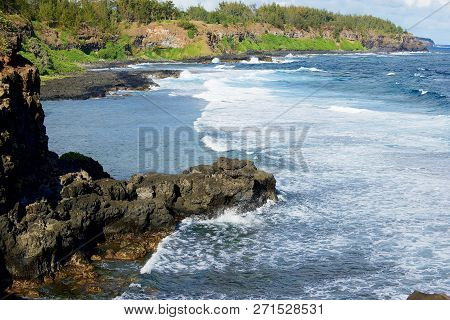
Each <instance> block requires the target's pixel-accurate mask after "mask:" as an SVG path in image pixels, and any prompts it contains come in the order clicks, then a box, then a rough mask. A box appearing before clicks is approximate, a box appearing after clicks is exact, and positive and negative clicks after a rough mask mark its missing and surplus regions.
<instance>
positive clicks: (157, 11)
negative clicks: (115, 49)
mask: <svg viewBox="0 0 450 320" xmlns="http://www.w3.org/2000/svg"><path fill="white" fill-rule="evenodd" d="M0 10H2V11H4V12H8V13H19V14H22V15H24V16H25V17H26V18H28V19H30V20H33V21H39V22H42V23H46V24H48V25H49V26H51V27H62V28H67V29H72V30H74V29H77V28H78V27H79V26H80V25H81V24H88V25H90V26H95V27H99V28H101V29H104V30H114V29H116V28H117V26H118V23H120V22H139V23H150V22H152V21H162V20H175V19H183V20H197V21H204V22H206V23H215V24H223V25H232V24H248V23H252V22H260V23H268V24H271V25H273V26H275V27H278V28H282V29H287V28H292V27H295V28H297V29H301V30H309V29H310V28H312V29H321V28H324V27H331V28H333V30H334V32H335V33H337V34H338V33H339V32H340V31H341V30H343V29H349V30H353V31H357V32H368V31H370V30H375V31H378V32H383V33H389V34H397V33H402V32H403V30H402V29H401V28H400V27H398V26H396V25H395V24H393V23H392V22H390V21H387V20H384V19H380V18H376V17H373V16H367V15H366V16H356V15H343V14H336V13H332V12H329V11H327V10H321V9H314V8H307V7H301V6H292V5H291V6H281V5H279V4H276V3H272V4H265V5H262V6H259V7H256V6H255V5H246V4H244V3H242V2H221V3H220V4H219V5H218V7H217V8H216V9H215V10H213V11H207V10H206V9H205V8H204V7H202V6H201V5H197V6H191V7H189V8H187V9H186V10H184V11H183V10H180V9H178V8H177V7H176V6H175V5H174V3H173V2H172V1H157V0H2V3H1V4H0Z"/></svg>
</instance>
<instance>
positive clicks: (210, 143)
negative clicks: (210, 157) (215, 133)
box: [201, 136, 232, 152]
mask: <svg viewBox="0 0 450 320" xmlns="http://www.w3.org/2000/svg"><path fill="white" fill-rule="evenodd" d="M201 141H202V142H203V143H204V144H205V146H206V147H207V148H209V149H211V150H213V151H216V152H227V151H231V150H232V149H231V146H230V145H229V144H227V143H225V142H223V141H220V140H219V139H216V138H213V137H210V136H204V137H203V138H202V139H201Z"/></svg>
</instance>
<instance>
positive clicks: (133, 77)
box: [41, 70, 181, 101]
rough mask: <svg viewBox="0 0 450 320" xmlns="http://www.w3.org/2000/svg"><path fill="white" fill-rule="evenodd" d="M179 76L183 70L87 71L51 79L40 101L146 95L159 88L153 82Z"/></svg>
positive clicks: (42, 89) (46, 83)
mask: <svg viewBox="0 0 450 320" xmlns="http://www.w3.org/2000/svg"><path fill="white" fill-rule="evenodd" d="M180 73H181V70H152V71H148V70H147V71H138V70H120V71H113V70H101V71H93V70H88V71H86V72H84V73H80V74H72V75H68V76H67V77H62V78H54V79H49V80H48V81H46V82H45V83H43V84H42V86H41V100H42V101H52V100H68V99H72V100H86V99H90V98H100V97H105V96H106V94H107V93H108V92H111V91H119V90H137V91H143V90H148V89H151V88H154V87H158V86H159V85H158V84H157V83H156V82H155V81H153V79H163V78H167V77H178V76H179V75H180Z"/></svg>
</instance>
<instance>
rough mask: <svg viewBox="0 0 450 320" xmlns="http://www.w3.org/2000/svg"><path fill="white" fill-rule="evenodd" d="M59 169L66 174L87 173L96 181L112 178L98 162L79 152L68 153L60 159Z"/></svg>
mask: <svg viewBox="0 0 450 320" xmlns="http://www.w3.org/2000/svg"><path fill="white" fill-rule="evenodd" d="M59 167H60V168H61V170H63V171H64V172H78V171H80V170H84V171H86V172H87V173H88V174H89V176H90V177H91V178H92V179H94V180H97V179H103V178H110V176H109V174H108V173H106V172H105V171H104V170H103V167H102V165H101V164H100V163H98V161H96V160H94V159H92V158H90V157H87V156H85V155H82V154H80V153H77V152H68V153H65V154H63V155H62V156H61V157H60V158H59Z"/></svg>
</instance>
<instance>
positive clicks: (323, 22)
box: [185, 2, 403, 40]
mask: <svg viewBox="0 0 450 320" xmlns="http://www.w3.org/2000/svg"><path fill="white" fill-rule="evenodd" d="M185 16H186V17H187V18H188V19H191V20H200V21H205V22H207V23H220V24H223V25H229V24H237V23H241V24H246V23H249V22H261V23H269V24H271V25H273V26H275V27H278V28H281V29H287V28H290V27H295V28H297V29H300V30H307V31H308V30H309V29H315V30H322V29H324V28H331V29H333V32H334V33H336V34H339V33H340V32H341V31H342V30H344V29H348V30H352V31H355V32H360V33H363V34H364V33H367V32H368V31H376V32H379V33H384V34H399V33H402V32H403V29H402V28H400V27H397V26H396V25H395V24H393V23H392V22H390V21H387V20H383V19H380V18H376V17H373V16H368V15H365V16H356V15H342V14H336V13H331V12H329V11H326V10H321V9H314V8H307V7H300V6H281V5H279V4H276V3H272V4H264V5H262V6H260V7H258V8H256V7H255V6H247V5H246V4H244V3H242V2H221V3H220V4H219V6H218V8H217V9H216V10H214V11H211V12H208V11H206V10H205V9H204V8H203V7H201V6H199V5H198V6H193V7H190V8H188V9H187V10H186V12H185ZM336 40H338V38H336Z"/></svg>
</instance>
